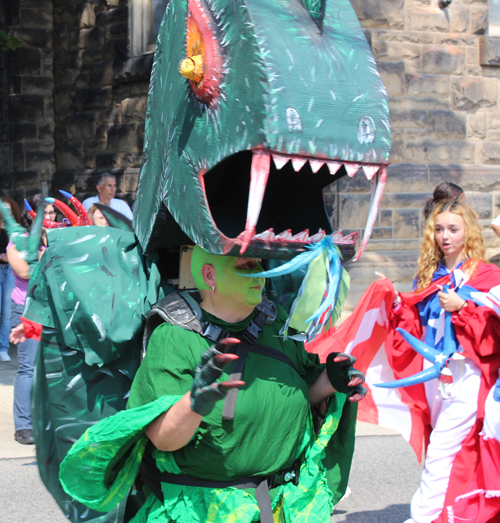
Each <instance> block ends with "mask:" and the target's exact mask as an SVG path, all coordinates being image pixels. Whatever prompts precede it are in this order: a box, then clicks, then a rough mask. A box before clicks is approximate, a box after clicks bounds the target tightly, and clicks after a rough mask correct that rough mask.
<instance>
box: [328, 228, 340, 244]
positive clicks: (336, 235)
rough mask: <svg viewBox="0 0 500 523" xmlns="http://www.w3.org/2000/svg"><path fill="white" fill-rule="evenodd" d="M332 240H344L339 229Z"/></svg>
mask: <svg viewBox="0 0 500 523" xmlns="http://www.w3.org/2000/svg"><path fill="white" fill-rule="evenodd" d="M330 238H331V240H332V241H333V242H337V241H339V240H340V238H342V231H341V230H340V229H339V230H338V231H335V232H334V233H333V234H331V235H330Z"/></svg>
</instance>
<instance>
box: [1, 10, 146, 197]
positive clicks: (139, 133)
mask: <svg viewBox="0 0 500 523" xmlns="http://www.w3.org/2000/svg"><path fill="white" fill-rule="evenodd" d="M9 3H12V6H13V7H12V9H9V10H5V11H9V17H10V18H9V17H7V15H6V14H5V16H4V18H5V20H2V19H1V18H0V26H1V27H4V28H6V30H7V31H8V32H9V33H11V34H13V35H14V36H16V37H17V38H19V40H20V41H21V45H20V46H19V47H17V48H16V49H15V51H13V52H6V53H3V54H2V64H3V66H4V69H5V70H7V71H8V75H7V76H1V75H2V74H3V72H0V79H1V80H2V81H1V82H0V89H1V91H0V96H2V100H1V101H2V104H1V105H0V110H2V111H3V117H4V118H3V120H2V125H0V150H1V153H0V154H1V157H2V159H5V161H4V162H3V164H2V165H3V166H2V169H3V171H4V172H3V174H2V189H3V190H5V191H7V193H9V194H11V195H13V196H14V197H16V199H18V200H19V199H21V198H22V197H24V196H26V195H28V194H29V193H30V192H36V191H38V190H39V187H40V182H41V181H42V180H52V189H53V191H54V192H55V193H56V194H57V190H58V189H61V188H62V189H66V190H68V191H70V192H73V193H77V195H78V196H79V197H80V198H85V197H86V196H89V195H92V194H95V181H96V179H97V177H98V175H99V174H100V173H101V172H103V171H106V170H112V171H113V172H114V174H115V175H116V176H117V178H118V182H119V183H118V187H119V191H118V196H119V197H123V198H126V199H128V200H129V201H130V202H132V201H133V198H134V193H135V187H136V183H137V182H136V180H135V181H131V176H132V177H133V176H137V174H138V168H139V166H140V162H141V157H142V147H143V140H144V119H145V112H146V101H147V92H148V86H149V76H150V73H151V67H152V63H153V54H152V53H145V54H143V55H140V56H133V57H132V56H130V55H129V54H130V53H129V49H128V39H129V27H128V15H129V12H128V4H129V2H128V0H106V1H104V0H84V1H81V0H40V1H39V2H34V1H33V0H10V1H9ZM0 11H1V10H0ZM25 172H28V174H27V175H23V177H22V179H25V180H29V179H30V180H32V181H33V185H32V186H29V184H26V183H23V185H22V186H21V185H20V184H19V183H18V180H20V179H21V178H19V176H18V174H19V173H25ZM30 173H31V174H30ZM82 173H85V174H82ZM130 173H134V174H133V175H131V174H130ZM80 176H83V180H82V181H80V180H79V177H80Z"/></svg>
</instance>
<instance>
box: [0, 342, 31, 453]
mask: <svg viewBox="0 0 500 523" xmlns="http://www.w3.org/2000/svg"><path fill="white" fill-rule="evenodd" d="M9 356H10V357H11V358H12V361H11V362H10V363H2V362H0V459H5V458H30V457H35V455H36V454H35V445H21V444H20V443H18V442H17V441H16V440H15V439H14V417H13V413H12V409H13V403H14V380H15V378H16V371H17V350H16V347H15V345H11V346H10V350H9Z"/></svg>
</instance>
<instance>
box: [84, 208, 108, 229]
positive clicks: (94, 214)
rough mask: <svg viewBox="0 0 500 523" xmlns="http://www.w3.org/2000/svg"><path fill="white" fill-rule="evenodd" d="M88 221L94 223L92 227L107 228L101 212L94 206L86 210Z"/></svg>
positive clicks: (106, 221)
mask: <svg viewBox="0 0 500 523" xmlns="http://www.w3.org/2000/svg"><path fill="white" fill-rule="evenodd" d="M88 213H89V216H90V219H91V220H92V221H93V222H94V225H99V226H101V227H109V223H108V220H106V217H105V216H104V214H102V212H101V211H100V210H99V209H98V208H97V207H96V206H95V204H94V205H92V206H91V207H90V209H89V210H88Z"/></svg>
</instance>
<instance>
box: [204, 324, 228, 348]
mask: <svg viewBox="0 0 500 523" xmlns="http://www.w3.org/2000/svg"><path fill="white" fill-rule="evenodd" d="M201 335H202V336H203V337H204V338H208V339H209V340H211V341H213V342H215V343H217V342H218V341H219V340H222V339H224V338H227V337H228V336H229V333H228V332H227V331H226V330H224V329H222V328H221V327H217V325H214V324H213V323H210V322H208V323H207V325H206V327H205V329H204V331H203V332H202V333H201Z"/></svg>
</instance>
